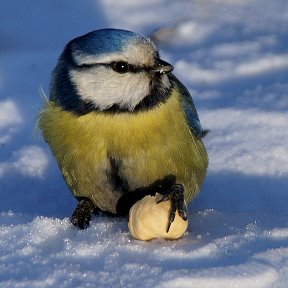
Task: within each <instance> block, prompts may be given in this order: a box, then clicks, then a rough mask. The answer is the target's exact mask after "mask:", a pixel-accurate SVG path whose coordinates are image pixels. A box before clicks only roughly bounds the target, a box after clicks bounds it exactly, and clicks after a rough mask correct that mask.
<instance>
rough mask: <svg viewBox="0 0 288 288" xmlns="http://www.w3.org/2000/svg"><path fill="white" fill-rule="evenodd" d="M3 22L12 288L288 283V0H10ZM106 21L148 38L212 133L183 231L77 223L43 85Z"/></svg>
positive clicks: (4, 209)
mask: <svg viewBox="0 0 288 288" xmlns="http://www.w3.org/2000/svg"><path fill="white" fill-rule="evenodd" d="M0 21H1V25H0V195H1V201H0V286H1V287H4V288H5V287H29V288H30V287H37V288H38V287H137V286H139V287H181V288H182V287H196V288H197V287H213V288H216V287H251V288H256V287H257V288H258V287H267V288H270V287H277V288H278V287H280V288H282V287H283V288H284V287H287V280H288V227H287V224H288V213H287V206H288V196H287V191H288V182H287V176H288V164H287V163H288V146H287V143H288V134H287V123H288V114H287V108H288V93H287V91H288V84H287V72H288V44H287V43H288V42H287V32H288V31H287V30H288V28H287V27H288V4H287V1H286V0H275V1H269V0H245V1H243V0H235V1H230V0H201V1H197V0H191V1H185V0H180V1H168V0H157V1H140V0H137V1H115V0H108V1H104V0H103V1H96V0H88V1H85V2H81V3H80V2H79V1H75V0H72V1H65V0H61V1H37V0H31V1H25V3H24V1H17V0H9V1H8V0H7V1H5V0H4V1H1V3H0ZM103 27H117V28H125V29H130V30H133V31H135V32H140V33H143V34H145V35H150V36H151V37H152V38H153V40H154V41H155V42H156V43H157V45H158V46H159V47H160V50H161V55H162V58H163V59H164V60H166V61H170V62H171V63H172V64H173V65H174V67H175V70H174V71H175V74H176V75H177V76H178V77H179V78H180V79H181V80H182V81H183V83H184V84H185V85H186V86H187V87H188V88H189V90H190V92H191V94H192V95H193V98H194V101H195V103H196V105H197V108H198V112H199V114H200V118H201V121H202V124H203V126H204V127H205V128H206V129H209V130H210V132H209V134H208V135H207V136H206V137H205V139H204V142H205V145H206V147H207V149H208V153H209V158H210V166H209V172H208V175H207V179H206V181H205V184H204V186H203V189H202V191H201V193H200V195H199V197H198V198H197V199H196V200H195V201H194V202H193V203H192V204H191V205H190V206H189V220H190V222H189V227H188V231H187V232H186V233H185V235H184V237H183V238H181V239H180V240H177V241H165V240H153V241H150V242H141V241H137V240H134V239H133V238H132V237H131V236H130V234H129V231H128V227H127V219H126V218H117V217H108V216H104V215H99V216H95V217H94V218H93V221H92V223H91V226H90V227H89V228H88V229H87V230H85V231H79V230H77V229H75V228H74V227H72V225H71V224H70V222H69V217H70V216H71V213H72V211H73V209H74V208H75V205H76V200H75V199H74V198H73V196H72V195H71V193H70V191H69V190H68V188H67V187H66V185H65V183H64V181H63V179H62V177H61V175H60V172H59V170H58V167H57V164H56V161H55V159H54V158H53V156H52V155H51V152H50V150H49V148H48V147H47V145H46V144H45V142H44V141H43V139H42V137H41V133H40V132H39V131H37V128H36V126H37V113H38V112H39V111H40V109H41V105H42V103H43V96H41V95H42V93H41V90H42V89H43V91H44V92H45V93H47V91H48V87H49V79H50V73H51V71H52V69H53V67H54V66H55V64H56V61H57V58H58V56H59V54H60V53H61V50H62V49H63V47H64V45H65V44H66V43H67V41H69V40H70V39H72V38H73V37H76V36H79V35H81V34H84V33H86V32H88V31H91V30H94V29H99V28H103Z"/></svg>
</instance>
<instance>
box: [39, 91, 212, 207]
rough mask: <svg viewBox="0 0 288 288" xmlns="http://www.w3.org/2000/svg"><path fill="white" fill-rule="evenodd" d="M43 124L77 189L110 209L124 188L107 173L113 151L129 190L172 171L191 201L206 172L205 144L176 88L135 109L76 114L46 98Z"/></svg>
mask: <svg viewBox="0 0 288 288" xmlns="http://www.w3.org/2000/svg"><path fill="white" fill-rule="evenodd" d="M39 126H40V128H41V130H42V132H43V135H44V138H45V140H46V141H47V142H48V144H49V145H50V147H51V149H52V151H53V153H54V155H55V157H56V159H57V161H58V164H59V167H60V168H61V170H62V173H63V175H64V177H65V179H66V182H67V184H68V186H69V187H70V189H71V190H72V192H73V194H74V195H75V196H78V197H79V196H81V197H89V198H90V199H92V200H93V201H94V203H95V205H97V206H98V207H99V208H101V209H103V210H108V211H110V212H112V213H115V207H116V204H117V201H118V199H119V197H120V196H121V192H119V191H112V190H113V187H112V186H111V183H110V182H109V177H107V173H108V174H109V167H110V163H109V157H113V158H116V159H119V160H121V163H122V166H121V170H120V171H119V173H120V174H121V176H123V178H125V179H126V180H127V182H128V184H129V188H131V190H134V189H135V188H137V187H145V186H147V185H149V184H151V183H153V182H154V181H156V180H157V179H162V178H164V177H165V176H166V175H168V174H174V175H175V176H176V178H177V181H178V182H179V183H182V184H183V185H184V187H185V191H186V192H185V196H186V201H190V200H191V199H192V198H193V197H194V196H195V195H196V193H197V192H198V191H199V189H200V188H199V186H200V185H201V183H202V181H203V179H204V177H205V173H206V169H207V164H208V163H207V162H208V159H207V154H206V150H205V147H204V145H203V143H202V141H201V140H199V139H197V138H196V137H194V135H193V134H192V133H191V131H190V129H189V127H188V124H187V122H186V119H185V115H184V112H183V109H182V106H181V103H180V95H179V94H178V92H177V91H175V92H174V93H173V95H172V96H171V97H170V98H169V99H168V100H167V102H166V103H165V104H162V105H160V106H159V107H157V108H155V109H151V110H147V111H143V112H137V113H128V112H127V113H115V114H110V113H100V112H99V113H98V112H91V113H88V114H86V115H83V116H80V117H77V116H75V115H74V114H73V113H71V112H67V111H64V110H62V109H61V108H60V107H58V106H57V105H56V104H55V103H53V102H48V103H47V104H46V106H45V108H44V109H43V111H42V112H41V114H40V119H39Z"/></svg>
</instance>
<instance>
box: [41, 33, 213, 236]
mask: <svg viewBox="0 0 288 288" xmlns="http://www.w3.org/2000/svg"><path fill="white" fill-rule="evenodd" d="M173 69H174V67H173V66H172V65H171V64H170V63H168V62H166V61H164V60H162V59H161V57H160V54H159V50H158V49H157V47H156V46H155V44H154V43H153V42H152V40H150V39H149V38H148V37H145V36H142V35H140V34H138V33H134V32H132V31H127V30H123V29H116V28H105V29H99V30H94V31H92V32H89V33H87V34H85V35H82V36H79V37H76V38H74V39H72V40H71V41H70V42H68V44H67V45H66V46H65V48H64V50H63V52H62V54H61V55H60V57H59V59H58V62H57V65H56V67H55V68H54V70H53V72H52V76H51V82H50V91H49V93H50V94H49V98H47V100H46V101H45V103H44V104H43V108H42V109H41V111H40V113H39V122H38V123H39V127H40V129H41V131H42V134H43V137H44V139H45V141H46V142H47V143H48V145H49V146H50V148H51V150H52V153H53V154H54V156H55V158H56V160H57V163H58V166H59V169H60V170H61V172H62V175H63V177H64V180H65V181H66V184H67V186H68V188H69V189H70V190H71V192H72V193H73V195H74V196H75V198H76V199H77V200H78V203H77V206H76V208H75V210H74V212H73V214H72V216H71V222H72V224H73V225H75V226H76V227H78V228H80V229H85V228H87V227H88V226H89V223H90V221H91V217H92V215H93V213H95V212H96V211H102V212H103V213H110V214H114V215H120V216H121V215H127V214H128V213H129V209H130V208H131V207H132V206H133V205H134V204H135V203H136V202H137V201H139V200H140V199H142V198H143V197H145V196H147V195H155V194H156V193H160V194H161V195H162V198H161V200H160V201H159V202H162V201H171V203H172V205H171V211H170V214H169V219H168V220H169V223H168V227H167V231H169V228H170V226H171V224H172V223H173V221H174V218H175V213H176V212H178V213H179V215H180V217H181V218H183V219H184V220H187V204H188V203H190V202H191V201H192V200H193V199H194V198H195V197H196V195H197V194H198V192H199V191H200V188H201V185H202V183H203V181H204V179H205V176H206V174H207V167H208V155H207V151H206V149H205V146H204V143H203V141H202V140H203V139H202V138H203V135H204V134H205V132H204V131H203V129H202V126H201V123H200V120H199V115H198V113H197V110H196V108H195V105H194V102H193V99H192V97H191V95H190V93H189V91H188V90H187V88H186V87H185V86H184V85H183V84H182V83H181V82H180V80H178V78H176V76H175V75H174V74H173V73H172V71H173Z"/></svg>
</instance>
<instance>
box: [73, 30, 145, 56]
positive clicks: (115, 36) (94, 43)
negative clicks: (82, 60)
mask: <svg viewBox="0 0 288 288" xmlns="http://www.w3.org/2000/svg"><path fill="white" fill-rule="evenodd" d="M131 42H149V40H148V39H147V38H145V37H143V36H141V35H139V34H136V33H134V32H131V31H127V30H121V29H112V28H110V29H101V30H95V31H92V32H90V33H87V34H85V35H83V36H80V37H78V38H75V39H74V40H72V42H71V44H72V47H73V50H78V51H81V52H83V53H85V54H96V55H99V54H104V53H105V54H106V53H115V52H121V51H123V50H125V47H126V46H127V45H128V44H129V43H131Z"/></svg>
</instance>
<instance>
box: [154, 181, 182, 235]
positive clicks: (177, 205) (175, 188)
mask: <svg viewBox="0 0 288 288" xmlns="http://www.w3.org/2000/svg"><path fill="white" fill-rule="evenodd" d="M168 200H171V204H172V206H171V211H170V215H169V221H168V226H167V230H166V231H167V233H168V232H169V230H170V227H171V224H172V223H173V221H174V219H175V215H176V211H178V213H179V216H180V217H181V218H182V219H183V220H185V221H186V220H187V206H186V202H185V199H184V187H183V185H182V184H173V185H172V186H171V187H170V188H169V190H168V191H166V193H165V195H163V197H162V198H161V199H160V200H159V201H158V202H157V204H158V203H161V202H163V201H168Z"/></svg>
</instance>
